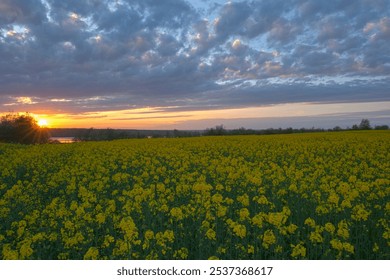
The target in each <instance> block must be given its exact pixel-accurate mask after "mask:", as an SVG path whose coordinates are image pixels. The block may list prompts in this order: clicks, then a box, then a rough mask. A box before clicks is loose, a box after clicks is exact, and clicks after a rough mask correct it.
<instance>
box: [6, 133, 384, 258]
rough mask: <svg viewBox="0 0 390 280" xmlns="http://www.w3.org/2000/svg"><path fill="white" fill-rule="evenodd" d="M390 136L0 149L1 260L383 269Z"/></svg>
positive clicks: (249, 138)
mask: <svg viewBox="0 0 390 280" xmlns="http://www.w3.org/2000/svg"><path fill="white" fill-rule="evenodd" d="M389 151H390V133H389V132H387V131H368V132H337V133H335V132H333V133H313V134H294V135H274V136H229V137H199V138H183V139H139V140H136V139H134V140H119V141H112V142H84V143H74V144H61V145H53V144H49V145H33V146H23V145H11V144H0V176H1V177H0V194H1V195H0V221H1V222H0V258H1V259H77V260H78V259H279V260H283V259H390V200H389V197H390V196H389V195H390V177H389V176H390V155H389Z"/></svg>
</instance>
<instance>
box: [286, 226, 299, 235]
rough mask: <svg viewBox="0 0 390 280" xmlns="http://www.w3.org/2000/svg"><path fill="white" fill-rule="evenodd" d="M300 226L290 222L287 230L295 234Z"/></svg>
mask: <svg viewBox="0 0 390 280" xmlns="http://www.w3.org/2000/svg"><path fill="white" fill-rule="evenodd" d="M297 228H298V226H296V225H294V224H289V225H288V226H287V232H288V233H289V234H293V233H294V232H295V231H296V230H297Z"/></svg>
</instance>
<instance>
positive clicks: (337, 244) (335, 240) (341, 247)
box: [330, 239, 343, 251]
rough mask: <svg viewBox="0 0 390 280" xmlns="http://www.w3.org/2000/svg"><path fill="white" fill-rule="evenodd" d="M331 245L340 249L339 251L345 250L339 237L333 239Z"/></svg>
mask: <svg viewBox="0 0 390 280" xmlns="http://www.w3.org/2000/svg"><path fill="white" fill-rule="evenodd" d="M330 245H331V246H332V248H334V249H336V250H339V251H341V250H343V243H342V242H341V241H340V240H338V239H332V240H331V241H330Z"/></svg>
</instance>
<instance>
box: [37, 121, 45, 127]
mask: <svg viewBox="0 0 390 280" xmlns="http://www.w3.org/2000/svg"><path fill="white" fill-rule="evenodd" d="M38 125H39V126H40V127H43V126H47V120H45V119H40V120H38Z"/></svg>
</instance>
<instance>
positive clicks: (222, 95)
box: [0, 0, 390, 112]
mask: <svg viewBox="0 0 390 280" xmlns="http://www.w3.org/2000/svg"><path fill="white" fill-rule="evenodd" d="M205 3H206V2H205ZM211 7H214V8H213V9H215V10H212V9H211ZM203 11H205V9H200V8H198V7H197V6H196V5H195V2H191V1H184V0H183V1H181V0H169V1H159V0H146V1H145V0H143V1H141V0H136V1H125V0H122V1H109V0H106V1H100V0H99V1H98V0H89V1H76V0H71V1H59V0H24V1H23V0H16V1H15V0H13V1H11V0H3V1H1V2H0V85H1V86H0V111H8V110H19V109H21V110H30V111H31V110H33V109H37V110H38V109H41V108H45V107H46V108H49V107H51V108H53V109H54V110H57V111H59V112H64V111H69V112H83V111H104V110H109V109H113V110H114V109H115V110H119V109H128V108H140V107H144V106H155V107H164V106H166V107H170V108H168V109H167V110H168V111H169V110H179V109H177V108H182V109H184V110H196V109H202V108H213V109H215V108H232V107H245V106H249V105H263V104H276V103H285V102H303V101H305V102H309V101H310V102H339V101H350V102H354V101H371V100H389V99H390V96H389V94H388V93H389V90H390V86H389V84H390V80H389V74H390V55H389V54H390V46H389V44H388V42H389V40H390V12H389V11H390V2H389V1H386V0H375V1H372V0H370V1H368V0H356V1H349V0H326V1H325V0H321V1H317V0H316V1H315V0H287V1H286V0H275V1H232V2H228V3H223V4H220V3H211V4H210V7H209V9H207V11H208V12H203ZM324 79H325V80H326V81H324ZM346 80H348V81H347V82H346ZM20 97H30V99H31V100H32V102H27V101H26V100H25V99H21V98H20ZM23 100H24V101H23ZM58 100H63V101H62V102H59V101H58ZM64 100H66V101H64ZM172 106H176V107H174V108H176V109H172Z"/></svg>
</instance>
